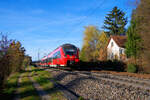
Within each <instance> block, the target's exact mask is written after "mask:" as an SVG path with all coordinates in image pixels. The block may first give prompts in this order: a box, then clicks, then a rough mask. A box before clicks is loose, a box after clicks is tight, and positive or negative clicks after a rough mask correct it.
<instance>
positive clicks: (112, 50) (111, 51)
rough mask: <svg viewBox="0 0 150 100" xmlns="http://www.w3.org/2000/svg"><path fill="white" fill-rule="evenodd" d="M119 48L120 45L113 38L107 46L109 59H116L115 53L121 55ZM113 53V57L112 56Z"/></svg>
mask: <svg viewBox="0 0 150 100" xmlns="http://www.w3.org/2000/svg"><path fill="white" fill-rule="evenodd" d="M112 42H113V46H111V43H112ZM119 49H120V47H119V46H118V45H117V44H116V42H115V41H114V40H113V39H112V38H111V40H110V42H109V44H108V46H107V58H108V59H114V58H115V55H116V56H118V57H120V55H119ZM112 55H113V58H112Z"/></svg>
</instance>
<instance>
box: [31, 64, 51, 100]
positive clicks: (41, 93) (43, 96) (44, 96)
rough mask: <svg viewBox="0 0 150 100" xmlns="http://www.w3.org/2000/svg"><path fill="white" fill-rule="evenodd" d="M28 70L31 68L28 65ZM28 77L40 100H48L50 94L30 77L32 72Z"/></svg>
mask: <svg viewBox="0 0 150 100" xmlns="http://www.w3.org/2000/svg"><path fill="white" fill-rule="evenodd" d="M29 70H31V68H30V67H29ZM29 79H30V80H31V81H32V83H33V86H34V88H35V89H36V91H37V92H38V95H39V96H40V98H41V100H50V96H49V95H48V93H47V92H45V91H44V90H43V89H42V87H41V86H40V85H39V84H38V83H37V82H35V80H34V79H33V78H32V73H31V72H30V74H29Z"/></svg>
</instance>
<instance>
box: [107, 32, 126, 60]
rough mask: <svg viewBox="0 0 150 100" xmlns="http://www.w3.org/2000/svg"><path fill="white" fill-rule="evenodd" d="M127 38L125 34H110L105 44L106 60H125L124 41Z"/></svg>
mask: <svg viewBox="0 0 150 100" xmlns="http://www.w3.org/2000/svg"><path fill="white" fill-rule="evenodd" d="M126 40H127V37H126V36H118V35H114V36H110V39H109V42H108V45H107V59H108V60H113V59H117V60H126V56H125V42H126Z"/></svg>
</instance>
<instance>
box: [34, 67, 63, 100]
mask: <svg viewBox="0 0 150 100" xmlns="http://www.w3.org/2000/svg"><path fill="white" fill-rule="evenodd" d="M34 70H35V69H34ZM33 74H34V75H35V76H33V79H34V80H35V81H36V82H38V83H39V84H40V85H41V87H42V88H43V90H44V91H46V92H48V93H49V94H50V96H51V99H52V100H66V99H65V97H64V96H63V95H62V93H61V92H60V91H58V88H56V87H55V86H54V84H53V83H52V82H51V81H50V80H49V79H52V76H51V74H50V73H49V72H48V71H43V70H39V71H34V73H33Z"/></svg>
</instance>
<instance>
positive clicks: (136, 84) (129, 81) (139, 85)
mask: <svg viewBox="0 0 150 100" xmlns="http://www.w3.org/2000/svg"><path fill="white" fill-rule="evenodd" d="M55 70H57V71H58V70H59V69H55ZM51 71H53V70H51ZM59 71H63V72H65V73H69V74H76V75H79V76H83V77H90V78H94V79H96V80H101V81H105V82H108V83H112V84H115V85H116V84H117V85H125V86H128V87H130V88H136V89H141V90H146V91H149V92H150V80H148V79H140V78H135V77H126V76H119V75H113V74H104V73H97V72H88V71H66V70H59Z"/></svg>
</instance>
